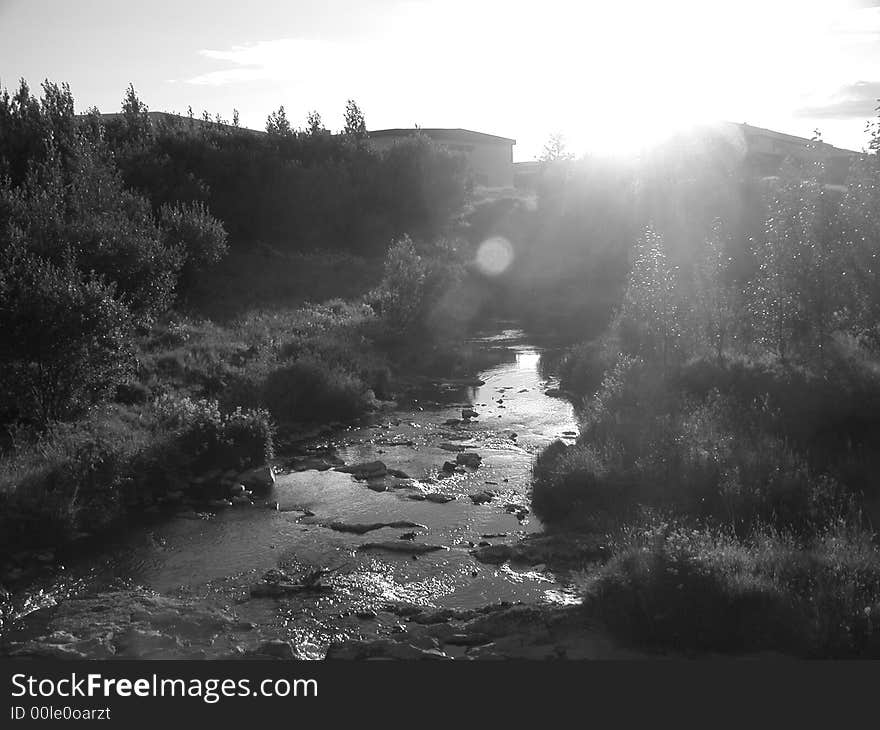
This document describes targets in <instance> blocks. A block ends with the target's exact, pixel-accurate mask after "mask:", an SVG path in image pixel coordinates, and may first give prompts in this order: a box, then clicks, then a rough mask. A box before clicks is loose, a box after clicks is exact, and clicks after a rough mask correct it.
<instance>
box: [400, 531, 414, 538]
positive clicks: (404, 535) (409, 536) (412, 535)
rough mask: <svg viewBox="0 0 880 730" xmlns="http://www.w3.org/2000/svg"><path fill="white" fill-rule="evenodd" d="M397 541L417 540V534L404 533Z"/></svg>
mask: <svg viewBox="0 0 880 730" xmlns="http://www.w3.org/2000/svg"><path fill="white" fill-rule="evenodd" d="M397 539H398V540H415V539H416V533H415V532H404V533H403V534H402V535H400V536H399V537H398V538H397Z"/></svg>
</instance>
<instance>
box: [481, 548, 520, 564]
mask: <svg viewBox="0 0 880 730" xmlns="http://www.w3.org/2000/svg"><path fill="white" fill-rule="evenodd" d="M472 554H473V556H474V557H475V558H476V559H477V560H479V561H480V562H481V563H491V564H492V565H500V564H501V563H503V562H505V561H507V560H510V558H511V557H512V556H513V549H512V548H511V547H510V545H484V546H483V547H481V548H478V549H476V550H474V551H473V553H472Z"/></svg>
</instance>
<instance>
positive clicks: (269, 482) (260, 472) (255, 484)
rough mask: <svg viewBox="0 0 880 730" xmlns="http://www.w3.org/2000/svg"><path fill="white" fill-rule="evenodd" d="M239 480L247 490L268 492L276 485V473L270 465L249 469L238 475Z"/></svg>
mask: <svg viewBox="0 0 880 730" xmlns="http://www.w3.org/2000/svg"><path fill="white" fill-rule="evenodd" d="M237 480H238V482H239V483H241V484H243V485H244V486H245V487H246V488H247V489H256V490H261V491H266V490H269V489H271V488H272V487H273V486H274V485H275V472H273V471H272V467H271V466H269V465H268V464H266V465H264V466H258V467H257V468H256V469H249V470H248V471H246V472H242V473H241V474H239V475H238V477H237Z"/></svg>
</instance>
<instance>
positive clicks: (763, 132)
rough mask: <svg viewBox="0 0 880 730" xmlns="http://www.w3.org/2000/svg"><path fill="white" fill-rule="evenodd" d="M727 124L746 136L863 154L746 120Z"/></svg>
mask: <svg viewBox="0 0 880 730" xmlns="http://www.w3.org/2000/svg"><path fill="white" fill-rule="evenodd" d="M727 124H733V125H734V126H737V127H739V128H740V129H741V130H742V132H743V134H744V135H745V136H746V137H750V136H752V137H764V138H767V139H775V140H779V141H780V142H786V143H788V144H792V145H798V146H806V145H815V146H816V147H817V148H818V149H820V150H822V151H823V152H824V153H826V154H830V155H858V154H861V153H859V152H856V151H855V150H848V149H845V148H843V147H835V146H834V145H832V144H828V143H827V142H819V141H814V140H810V139H807V138H806V137H798V136H797V135H794V134H788V133H787V132H777V131H776V130H775V129H765V128H764V127H754V126H752V125H751V124H746V123H745V122H743V123H741V124H739V123H736V122H727Z"/></svg>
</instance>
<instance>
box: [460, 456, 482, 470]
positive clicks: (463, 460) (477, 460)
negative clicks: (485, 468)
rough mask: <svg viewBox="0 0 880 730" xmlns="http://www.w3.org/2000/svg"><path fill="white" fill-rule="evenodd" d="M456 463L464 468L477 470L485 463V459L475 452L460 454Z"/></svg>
mask: <svg viewBox="0 0 880 730" xmlns="http://www.w3.org/2000/svg"><path fill="white" fill-rule="evenodd" d="M455 461H456V462H457V463H458V464H461V465H462V466H467V467H470V468H471V469H476V468H477V467H478V466H480V464H482V463H483V457H482V456H480V455H479V454H475V453H473V452H468V453H464V454H458V455H456V457H455Z"/></svg>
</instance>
